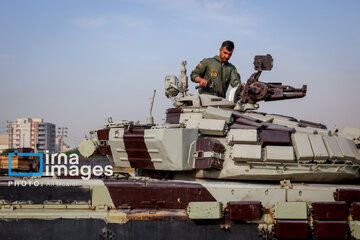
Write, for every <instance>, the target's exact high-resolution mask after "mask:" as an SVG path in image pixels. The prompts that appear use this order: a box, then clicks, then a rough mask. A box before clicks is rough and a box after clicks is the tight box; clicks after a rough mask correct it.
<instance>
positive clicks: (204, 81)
mask: <svg viewBox="0 0 360 240" xmlns="http://www.w3.org/2000/svg"><path fill="white" fill-rule="evenodd" d="M207 83H208V81H207V80H206V79H201V81H200V86H202V87H206V86H207Z"/></svg>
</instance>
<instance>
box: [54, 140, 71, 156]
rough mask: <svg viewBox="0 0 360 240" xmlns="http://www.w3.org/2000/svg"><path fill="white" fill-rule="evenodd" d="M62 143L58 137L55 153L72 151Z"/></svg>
mask: <svg viewBox="0 0 360 240" xmlns="http://www.w3.org/2000/svg"><path fill="white" fill-rule="evenodd" d="M61 141H62V139H61V136H57V137H56V140H55V152H67V151H70V150H71V149H72V148H71V147H70V146H69V145H67V144H66V143H65V142H62V143H61Z"/></svg>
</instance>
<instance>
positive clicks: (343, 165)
mask: <svg viewBox="0 0 360 240" xmlns="http://www.w3.org/2000/svg"><path fill="white" fill-rule="evenodd" d="M185 65H186V61H184V62H182V69H181V75H180V77H179V78H177V77H176V76H173V75H172V76H166V78H165V95H166V96H167V97H168V98H170V99H171V100H172V102H173V105H174V108H170V109H167V110H166V120H165V122H164V123H162V124H158V125H154V124H145V125H141V124H134V123H124V122H123V123H119V124H112V125H109V124H107V125H106V126H105V128H104V129H101V130H98V131H97V138H96V139H97V140H96V141H95V142H99V143H100V144H98V148H99V150H100V152H102V153H105V155H107V156H108V157H109V158H110V159H111V160H112V161H113V162H114V164H115V165H116V166H118V167H131V168H136V169H140V171H139V172H141V173H142V174H145V175H147V176H155V175H156V174H158V173H160V172H161V173H162V174H164V173H171V174H170V175H171V176H174V175H176V176H181V175H183V174H184V173H185V172H186V178H192V179H196V178H203V179H233V180H268V181H271V180H282V179H290V180H292V181H300V182H338V181H345V180H353V179H357V178H359V168H360V153H359V145H358V141H359V140H358V139H359V136H360V135H359V136H357V135H356V136H354V134H350V132H356V131H349V130H344V131H340V132H331V131H330V130H329V129H327V128H326V126H325V125H323V124H320V123H314V122H311V121H304V120H298V119H295V118H293V117H289V116H281V115H277V114H267V113H262V112H257V111H252V110H254V109H257V108H258V107H259V104H258V102H259V101H278V100H286V99H293V98H302V97H304V96H306V91H307V86H306V85H304V86H302V88H294V87H292V86H288V85H282V83H274V82H272V83H266V82H262V81H260V80H259V78H260V75H261V73H262V71H270V70H271V69H272V66H273V58H272V56H271V55H269V54H267V55H259V56H255V59H254V69H255V70H256V71H257V72H255V73H254V74H252V75H251V76H250V78H249V79H248V80H247V82H246V84H245V85H239V86H238V87H236V88H234V89H232V91H231V93H230V99H229V100H226V99H224V98H221V97H217V96H213V95H206V94H200V95H198V94H191V93H189V92H188V89H187V77H186V68H185ZM357 131H358V130H357ZM86 141H87V142H88V141H90V140H89V139H88V140H86ZM92 141H93V142H94V140H92ZM82 144H85V143H82ZM91 146H93V144H91ZM80 151H82V150H81V149H80Z"/></svg>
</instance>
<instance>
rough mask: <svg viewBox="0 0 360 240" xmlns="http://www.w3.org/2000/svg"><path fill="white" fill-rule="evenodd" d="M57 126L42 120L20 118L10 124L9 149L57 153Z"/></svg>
mask: <svg viewBox="0 0 360 240" xmlns="http://www.w3.org/2000/svg"><path fill="white" fill-rule="evenodd" d="M55 134H56V131H55V124H53V123H47V122H44V121H43V119H42V118H18V119H17V120H16V122H11V123H9V148H22V147H26V148H33V149H35V151H37V152H43V151H45V150H49V151H50V152H55V138H56V136H55Z"/></svg>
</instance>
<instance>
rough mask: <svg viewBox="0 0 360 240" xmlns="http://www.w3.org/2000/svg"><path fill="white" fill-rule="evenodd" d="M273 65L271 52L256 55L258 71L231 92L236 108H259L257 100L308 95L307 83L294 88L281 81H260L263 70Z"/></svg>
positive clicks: (256, 68) (276, 99)
mask: <svg viewBox="0 0 360 240" xmlns="http://www.w3.org/2000/svg"><path fill="white" fill-rule="evenodd" d="M272 67H273V58H272V56H271V55H270V54H267V55H257V56H255V59H254V69H255V70H257V72H255V73H253V74H252V75H251V76H250V78H249V79H248V80H247V82H246V84H245V85H239V86H238V87H237V88H235V90H234V91H232V92H231V93H230V99H231V100H232V101H233V102H235V103H236V104H237V106H236V110H241V111H245V110H249V109H258V108H259V105H258V104H257V102H259V101H265V102H268V101H278V100H284V99H293V98H302V97H305V96H306V90H307V86H306V85H303V86H302V88H294V87H292V86H289V85H282V83H281V82H270V83H265V82H261V81H259V78H260V76H261V73H262V71H270V70H271V69H272Z"/></svg>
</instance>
